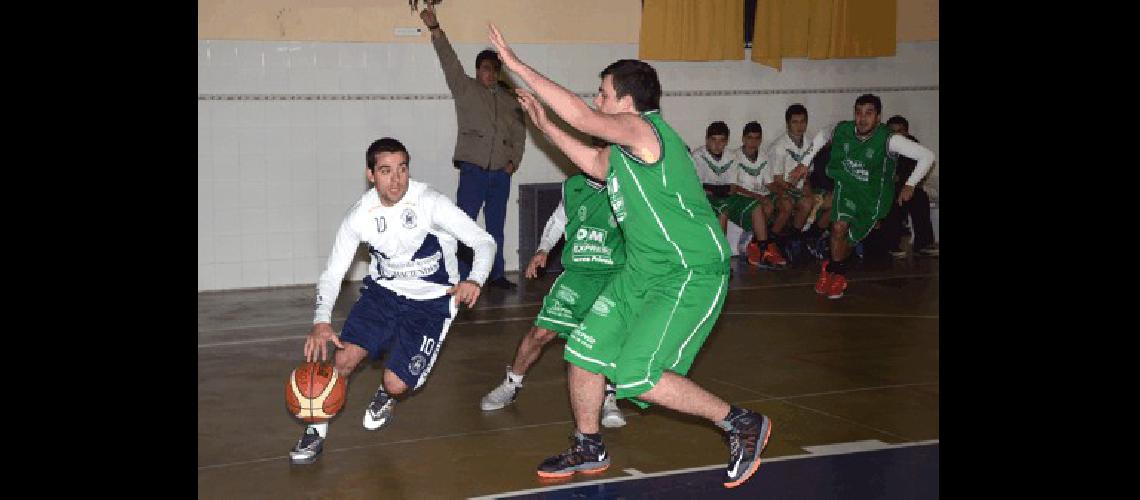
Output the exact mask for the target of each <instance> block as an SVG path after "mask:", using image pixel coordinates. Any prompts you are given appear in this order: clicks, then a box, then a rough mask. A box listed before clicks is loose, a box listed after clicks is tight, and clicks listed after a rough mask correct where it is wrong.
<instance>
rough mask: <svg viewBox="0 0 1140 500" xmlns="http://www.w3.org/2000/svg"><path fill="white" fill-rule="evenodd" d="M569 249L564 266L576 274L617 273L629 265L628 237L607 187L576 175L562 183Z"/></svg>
mask: <svg viewBox="0 0 1140 500" xmlns="http://www.w3.org/2000/svg"><path fill="white" fill-rule="evenodd" d="M562 206H563V208H564V209H565V210H566V246H565V247H564V248H563V250H562V267H563V268H565V269H566V270H573V271H586V272H591V271H616V270H618V269H620V268H621V267H622V266H625V237H624V236H623V235H622V231H621V228H619V227H618V224H617V221H616V220H614V212H613V210H612V209H611V208H610V197H609V196H608V195H606V186H605V184H601V183H599V182H595V181H594V180H592V179H590V178H589V177H586V176H585V175H584V174H577V175H572V176H570V178H568V179H566V182H563V183H562Z"/></svg>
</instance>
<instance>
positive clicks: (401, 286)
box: [289, 137, 495, 464]
mask: <svg viewBox="0 0 1140 500" xmlns="http://www.w3.org/2000/svg"><path fill="white" fill-rule="evenodd" d="M365 159H366V165H367V168H366V170H365V174H366V175H367V176H368V180H369V181H370V182H372V183H373V184H375V189H369V190H368V192H366V193H364V196H362V197H361V198H360V200H358V201H357V202H356V203H354V204H353V205H352V208H350V209H349V210H348V214H346V215H345V217H344V220H343V222H341V225H340V229H339V230H338V231H337V235H336V241H335V243H334V244H333V248H332V253H331V254H330V255H329V259H328V263H327V264H326V265H325V270H324V272H323V273H321V277H320V281H319V282H318V284H317V300H316V311H315V313H314V315H313V328H312V330H311V331H310V332H309V336H308V338H307V339H306V340H305V359H306V360H308V361H313V360H314V359H316V358H318V357H319V358H320V359H321V360H322V361H323V360H325V359H326V353H327V351H326V347H327V343H328V342H332V343H333V344H335V345H336V347H337V351H336V355H335V363H336V371H337V375H338V376H341V377H348V376H349V374H351V373H352V371H353V369H354V368H356V366H357V364H359V363H360V362H361V361H362V360H364V358H365V357H368V358H370V359H373V360H376V359H379V358H380V357H381V355H382V354H383V353H385V352H387V353H388V359H387V362H386V363H385V369H384V376H383V383H382V384H381V386H380V388H379V389H377V390H376V394H375V395H374V396H373V397H372V402H371V403H370V404H369V405H368V408H367V409H366V410H365V411H364V428H365V429H368V430H376V429H379V428H380V427H382V426H383V425H384V424H386V423H388V421H389V420H390V419H391V416H392V405H393V404H394V402H395V400H394V399H393V397H394V396H399V395H402V394H405V393H408V392H410V391H413V390H416V389H419V388H420V387H421V386H423V384H424V381H426V380H427V376H428V373H430V372H431V369H432V367H433V366H435V361H436V359H437V358H438V356H439V351H440V349H441V348H442V347H443V341H444V339H445V338H446V337H447V330H448V327H450V326H451V321H452V320H453V319H454V318H455V315H456V313H457V312H458V310H459V303H465V304H467V307H472V306H474V305H475V301H476V300H477V299H478V298H479V292H480V287H482V286H483V282H484V281H486V279H487V275H488V274H489V273H490V271H491V262H492V259H493V258H494V255H495V240H494V239H492V238H491V235H489V234H487V232H486V231H484V230H483V229H482V228H480V227H479V226H478V225H477V224H475V221H473V220H471V218H470V217H468V216H467V214H465V213H464V212H463V211H462V210H460V209H459V208H458V207H456V206H455V203H453V202H452V201H451V200H450V199H448V198H447V197H446V196H443V195H442V194H440V193H439V192H438V191H436V190H434V189H432V188H431V187H429V186H428V185H427V184H424V183H422V182H419V181H415V180H411V179H409V177H408V163H409V160H410V158H409V155H408V150H407V149H406V148H405V147H404V145H403V144H401V143H400V141H397V140H395V139H392V138H388V137H385V138H383V139H380V140H377V141H375V142H373V143H372V145H371V146H369V147H368V151H367V153H365ZM456 240H458V241H461V242H463V243H464V244H465V245H467V246H469V247H471V248H472V249H474V253H475V257H474V262H473V264H472V269H471V274H470V275H468V279H466V280H463V281H459V267H458V263H457V261H456V258H455V250H456V246H457V242H456ZM361 243H365V244H366V245H368V252H369V253H370V254H371V255H372V259H371V263H370V265H369V266H368V275H367V276H365V277H364V280H363V284H362V285H363V286H362V288H361V294H360V298H359V299H357V301H356V303H355V304H354V305H353V306H352V310H351V311H350V312H349V313H348V319H347V320H346V321H345V323H344V328H342V329H341V332H340V335H339V336H338V335H337V333H336V332H334V331H333V328H332V309H333V305H334V304H335V303H336V298H337V295H338V294H339V293H340V285H341V281H342V280H343V279H344V274H345V272H346V271H348V268H349V265H351V264H352V259H353V256H354V255H355V254H356V249H357V247H358V246H359V245H360V244H361ZM327 431H328V422H327V421H326V422H323V423H319V424H310V425H309V426H308V427H306V429H305V433H304V434H303V435H302V436H301V440H300V441H298V442H297V445H296V446H295V447H294V448H293V449H292V450H291V451H290V452H289V458H290V460H291V461H292V462H293V463H297V464H309V463H313V462H314V461H316V459H317V456H318V455H319V454H320V453H321V450H322V449H323V447H324V439H325V437H326V435H327Z"/></svg>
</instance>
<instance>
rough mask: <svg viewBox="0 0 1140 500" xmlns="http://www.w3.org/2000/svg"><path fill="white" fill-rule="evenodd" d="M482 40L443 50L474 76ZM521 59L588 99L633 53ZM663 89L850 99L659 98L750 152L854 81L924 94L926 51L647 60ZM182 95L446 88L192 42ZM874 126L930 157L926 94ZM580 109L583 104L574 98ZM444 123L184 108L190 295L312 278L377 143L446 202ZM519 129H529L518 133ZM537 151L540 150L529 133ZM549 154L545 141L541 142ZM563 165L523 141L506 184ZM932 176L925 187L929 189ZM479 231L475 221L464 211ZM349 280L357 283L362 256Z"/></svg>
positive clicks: (388, 67) (677, 116) (344, 64)
mask: <svg viewBox="0 0 1140 500" xmlns="http://www.w3.org/2000/svg"><path fill="white" fill-rule="evenodd" d="M486 47H487V44H457V45H456V47H455V49H456V53H457V54H458V56H459V58H460V61H461V62H462V63H463V65H464V67H465V69H466V70H467V71H469V72H472V71H473V70H474V60H475V55H476V54H477V53H478V52H479V51H480V50H482V49H484V48H486ZM516 50H517V51H518V53H519V54H520V55H521V56H522V57H523V59H524V60H527V61H528V62H531V63H532V64H533V65H534V66H535V67H536V68H537V69H539V70H540V71H542V72H544V73H546V74H547V75H549V76H551V77H553V78H554V79H555V81H558V82H559V83H561V84H563V85H564V86H566V87H567V88H569V89H571V90H572V91H575V92H581V93H591V92H594V91H595V90H596V89H597V86H598V78H597V74H598V72H599V71H600V70H601V69H602V68H603V67H605V66H606V65H607V64H609V63H610V62H613V61H614V60H616V59H620V58H636V57H637V46H636V45H635V44H582V45H566V44H551V45H539V44H520V45H519V46H517V47H516ZM651 63H652V64H653V65H654V67H655V68H657V70H658V73H659V75H660V77H661V81H662V86H663V87H664V90H665V91H666V92H676V91H691V90H739V89H752V90H757V89H758V90H781V91H792V92H794V91H795V90H797V89H832V88H843V89H852V90H851V91H850V92H847V93H799V94H795V93H786V92H785V93H771V94H760V95H741V96H666V97H664V98H663V99H662V107H663V112H664V114H665V116H666V118H667V119H668V120H669V121H670V123H671V124H672V125H673V126H674V127H675V128H676V129H677V130H678V132H679V133H680V134H681V135H682V137H684V138H685V140H686V141H687V142H688V143H689V144H690V145H691V146H698V145H700V144H701V143H703V135H704V129H705V127H706V126H707V125H708V123H709V122H710V121H713V120H717V119H719V120H724V121H725V122H727V123H728V124H729V126H730V128H731V129H732V131H733V136H732V137H731V139H730V146H732V147H737V146H739V141H740V138H739V133H740V129H741V128H742V127H743V125H744V123H746V122H747V121H749V120H753V119H755V120H757V121H759V122H760V123H761V125H762V126H763V127H764V138H765V142H768V141H770V140H772V139H774V138H776V137H777V136H778V135H779V134H780V133H782V132H783V128H784V126H783V112H784V109H785V108H786V107H787V106H788V105H789V104H792V103H795V102H800V103H803V104H804V105H805V106H807V107H808V111H809V113H810V121H809V127H808V133H809V134H814V133H815V131H816V130H818V128H819V127H820V126H823V125H827V124H830V123H833V122H835V121H838V120H843V119H850V113H851V107H852V105H853V103H854V99H855V97H856V96H857V95H858V94H859V93H862V92H863V91H864V90H863V89H865V88H867V87H908V86H909V87H915V86H932V87H937V86H938V43H937V42H922V43H907V44H900V46H899V49H898V54H897V55H896V56H895V57H889V58H871V59H851V60H829V61H809V60H794V59H793V60H786V61H784V69H783V71H776V70H774V69H772V68H767V67H764V66H760V65H758V64H755V63H752V62H751V61H748V60H745V61H721V62H707V63H691V62H666V61H656V62H651ZM198 93H199V95H202V96H211V95H218V94H253V95H263V94H273V95H282V96H285V97H289V96H292V95H295V94H322V95H340V94H447V93H448V90H447V86H446V83H445V82H444V80H443V73H442V70H441V69H440V67H439V63H438V61H437V60H436V57H435V54H434V51H433V50H432V48H431V46H430V44H427V43H422V44H406V43H398V44H396V43H393V44H374V43H318V42H253V41H233V40H201V41H199V42H198ZM875 93H877V94H879V95H880V97H882V99H883V104H884V108H885V109H884V113H883V115H884V116H883V118H884V120H885V119H886V118H887V117H889V116H891V115H893V114H903V115H905V116H907V118H908V119H909V120H910V122H911V132H912V133H913V134H914V135H916V136H917V137H918V138H919V140H920V141H921V142H922V143H923V144H925V145H927V146H928V147H930V148H931V149H933V150H934V151H935V153H936V154H937V152H938V129H937V125H938V116H939V107H938V91H937V90H924V91H917V90H907V91H876V92H875ZM589 100H590V99H587V101H589ZM455 127H456V118H455V111H454V102H453V101H451V100H450V99H443V100H292V99H279V100H209V99H208V97H207V98H206V99H205V100H199V101H198V174H197V176H198V180H199V182H198V191H199V192H198V204H199V206H198V213H199V216H198V239H199V242H198V289H199V290H224V289H231V288H242V287H258V286H279V285H293V284H311V283H315V281H316V279H317V276H318V275H319V274H320V272H321V271H322V270H323V267H324V264H325V259H326V258H327V255H328V252H329V250H330V249H331V246H332V238H333V235H334V234H335V231H336V228H337V227H338V226H339V224H340V219H341V217H343V215H344V212H345V210H346V209H347V208H348V206H349V205H350V204H351V203H352V202H353V201H354V200H355V199H356V198H357V197H359V196H360V194H361V193H362V192H363V190H364V189H366V182H365V179H364V176H363V167H364V165H363V156H364V155H363V151H364V149H365V148H366V147H367V146H368V144H369V143H371V141H373V140H375V139H377V138H379V137H382V136H393V137H397V138H399V139H400V140H401V141H403V142H404V144H405V145H406V146H408V148H409V149H410V151H411V153H412V176H413V178H416V179H418V180H422V181H425V182H428V183H429V184H431V185H433V186H434V187H435V188H436V189H438V190H439V191H440V192H442V193H444V194H446V195H448V196H451V197H454V194H455V189H456V186H457V184H458V177H457V174H456V170H455V169H454V168H453V167H452V165H451V153H452V151H453V148H454V140H455ZM531 132H532V133H533V132H534V130H533V128H532V129H531ZM539 141H540V142H544V141H542V140H541V139H540V140H539ZM545 149H546V151H551V148H550V147H545ZM574 170H575V168H574V167H573V166H571V165H569V164H568V163H567V161H566V160H565V158H564V157H562V156H561V155H560V154H557V153H554V152H550V153H548V152H544V150H543V149H540V148H539V147H537V146H536V142H535V138H534V137H533V135H531V136H530V137H528V139H527V149H526V153H525V155H524V157H523V164H522V168H521V170H520V171H519V173H518V174H516V175H515V182H514V184H515V185H517V184H519V183H531V182H551V181H559V180H562V179H563V178H565V175H566V173H569V172H573V171H574ZM938 174H939V169H938V167H937V163H936V168H935V170H934V171H933V172H932V173H931V176H930V178H929V179H928V180H927V186H928V191H930V192H931V193H932V194H936V193H937V188H938V184H937V180H938ZM508 203H509V204H508V207H509V208H510V209H509V210H508V217H507V221H506V230H505V231H506V239H507V241H506V244H505V247H506V248H505V252H504V256H505V258H506V266H507V268H508V270H513V269H517V268H518V265H519V256H518V254H517V248H518V242H517V235H518V214H517V209H516V208H515V207H517V205H516V203H517V190H512V194H511V199H510V200H509V202H508ZM479 219H480V220H479V222H480V224H482V217H479ZM358 257H359V259H360V260H359V261H358V262H357V263H356V264H354V265H353V267H352V268H351V269H350V272H349V278H350V279H359V278H360V277H361V276H362V275H363V272H364V267H365V263H364V259H365V258H366V253H364V252H361V253H360V254H359V256H358Z"/></svg>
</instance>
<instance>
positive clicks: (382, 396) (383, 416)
mask: <svg viewBox="0 0 1140 500" xmlns="http://www.w3.org/2000/svg"><path fill="white" fill-rule="evenodd" d="M394 403H395V400H394V399H392V397H391V396H389V395H388V393H387V392H384V386H380V388H379V389H376V394H375V395H374V396H372V402H371V403H368V407H367V408H365V409H364V428H365V429H367V430H370V431H374V430H376V429H379V428H381V427H384V424H386V423H388V421H389V420H391V419H392V405H393V404H394Z"/></svg>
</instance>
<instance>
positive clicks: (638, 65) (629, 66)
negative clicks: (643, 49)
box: [598, 59, 661, 111]
mask: <svg viewBox="0 0 1140 500" xmlns="http://www.w3.org/2000/svg"><path fill="white" fill-rule="evenodd" d="M606 75H613V79H614V92H615V93H616V95H617V97H618V98H619V99H620V98H622V97H625V96H627V95H628V96H631V97H633V108H634V109H636V110H638V111H651V110H654V109H659V108H660V107H661V81H660V80H658V79H657V70H655V69H653V66H650V65H649V64H648V63H645V62H643V61H638V60H637V59H620V60H617V61H615V62H614V63H612V64H610V65H609V66H606V69H603V70H602V72H601V73H599V74H598V78H602V79H604V78H605V77H606Z"/></svg>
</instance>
